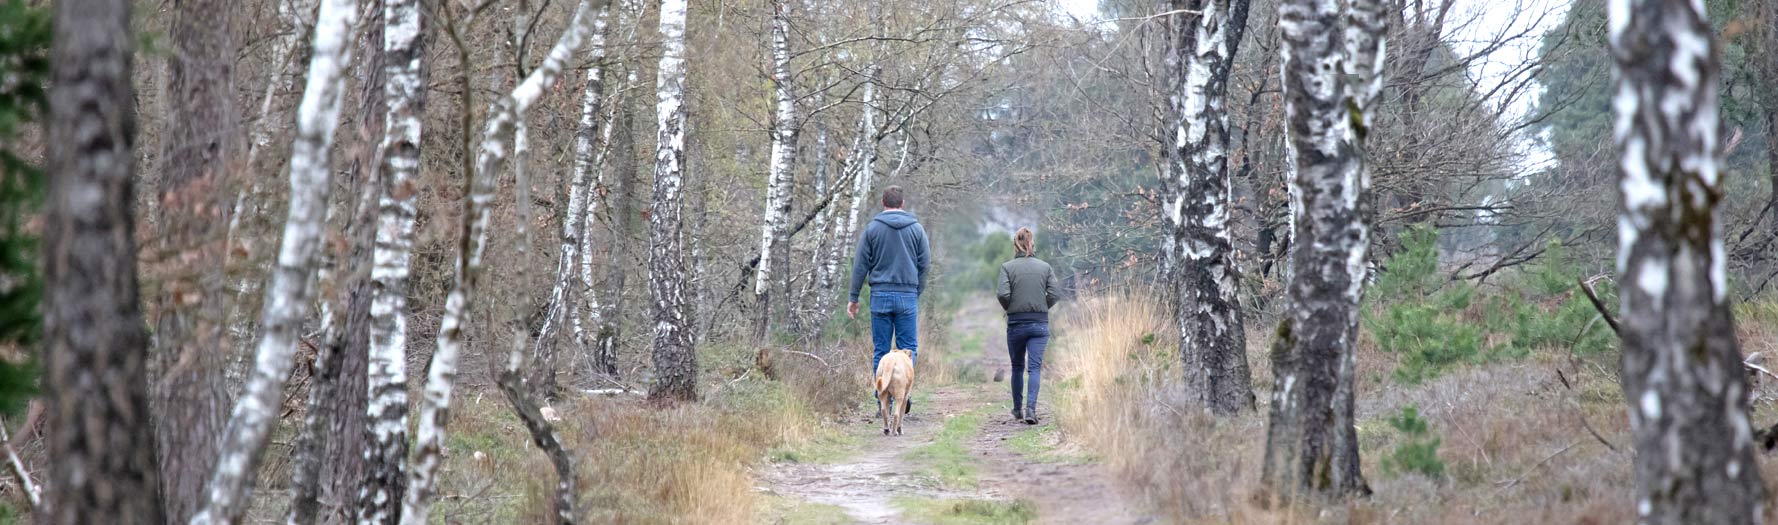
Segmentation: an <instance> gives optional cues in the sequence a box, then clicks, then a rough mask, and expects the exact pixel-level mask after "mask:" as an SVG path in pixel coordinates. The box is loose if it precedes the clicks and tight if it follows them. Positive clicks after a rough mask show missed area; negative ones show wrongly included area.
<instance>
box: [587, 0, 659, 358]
mask: <svg viewBox="0 0 1778 525" xmlns="http://www.w3.org/2000/svg"><path fill="white" fill-rule="evenodd" d="M645 10H646V8H645V7H644V6H643V4H642V2H641V0H623V1H622V2H620V3H619V7H618V19H617V25H618V27H621V28H623V30H624V43H623V49H625V51H624V55H623V56H622V57H621V58H620V59H619V60H618V63H620V64H626V67H624V81H623V85H622V86H620V87H619V88H618V89H615V90H614V91H615V93H613V94H612V96H611V97H610V98H611V103H610V104H605V105H606V106H609V107H610V111H609V114H608V115H607V118H608V121H607V123H606V125H605V127H604V128H605V129H604V136H605V140H604V145H603V147H601V148H600V150H599V151H600V153H599V155H600V158H599V160H598V161H597V162H595V163H594V165H595V166H596V167H598V169H599V185H598V186H596V187H594V188H589V191H593V192H595V193H594V194H591V195H589V196H588V199H589V202H592V201H591V199H592V198H593V196H594V195H597V193H596V192H599V191H603V190H604V189H605V187H604V185H605V180H606V178H607V174H608V173H612V174H615V177H614V178H613V180H614V182H613V185H614V190H613V191H611V193H612V195H611V196H610V201H611V203H612V206H613V208H612V210H611V212H610V215H611V221H612V228H613V233H612V236H611V246H610V247H609V248H608V249H607V250H606V264H605V291H604V293H602V294H601V293H599V292H598V291H597V290H595V289H594V288H593V286H594V283H593V258H592V254H593V250H592V246H591V242H592V237H593V236H592V229H593V227H594V225H595V223H596V222H597V221H595V217H594V216H595V214H594V213H593V211H594V209H595V208H589V209H588V210H587V213H586V214H585V215H586V218H585V219H583V220H581V229H582V231H583V233H582V234H581V237H580V241H581V249H580V253H581V259H580V285H581V295H582V297H583V298H584V300H583V301H582V302H584V303H586V309H585V312H586V315H587V317H588V319H587V322H586V324H588V325H592V326H593V327H594V328H593V330H594V333H593V334H592V335H591V347H592V354H593V355H592V372H593V373H595V374H604V375H606V376H608V377H612V378H615V377H617V376H618V365H617V343H618V340H619V338H620V336H621V331H622V329H623V322H622V314H623V307H624V282H625V281H627V280H628V277H629V268H630V265H631V264H632V260H633V259H631V258H629V257H628V256H629V255H630V254H631V253H633V251H634V247H633V245H634V243H633V242H632V239H633V233H634V232H635V230H636V202H635V192H636V185H637V184H640V182H638V181H637V178H636V136H635V127H634V126H635V107H634V106H633V105H632V102H633V100H632V98H631V97H630V95H629V93H631V92H632V91H634V90H635V88H636V87H637V86H639V85H640V84H641V81H640V80H639V76H638V75H637V73H636V70H637V69H640V68H638V67H636V61H635V58H636V57H635V54H634V52H633V50H634V49H636V43H637V38H638V37H639V36H640V34H641V26H642V15H643V11H645ZM614 154H615V155H617V157H616V158H615V159H613V160H612V161H613V162H615V163H616V164H615V165H611V164H608V163H607V162H606V160H605V159H606V158H608V157H609V156H610V155H614ZM601 296H602V297H604V298H605V300H604V301H603V302H601V301H598V300H597V299H598V298H599V297H601Z"/></svg>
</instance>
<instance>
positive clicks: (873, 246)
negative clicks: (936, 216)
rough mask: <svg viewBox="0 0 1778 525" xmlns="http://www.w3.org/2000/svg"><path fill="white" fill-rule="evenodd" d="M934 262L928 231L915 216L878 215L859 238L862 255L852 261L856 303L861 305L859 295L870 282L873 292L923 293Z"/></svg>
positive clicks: (897, 212)
mask: <svg viewBox="0 0 1778 525" xmlns="http://www.w3.org/2000/svg"><path fill="white" fill-rule="evenodd" d="M931 260H932V252H931V251H929V250H927V247H926V229H925V228H921V227H920V221H919V220H918V219H915V218H914V214H912V213H908V212H906V211H902V210H888V211H884V212H883V213H879V214H877V218H876V219H873V220H871V221H870V224H869V225H867V226H865V227H864V235H863V236H862V237H859V238H858V255H857V257H855V258H853V260H852V302H858V292H859V290H860V289H861V288H863V286H864V284H865V283H867V282H868V283H870V289H871V291H872V292H912V293H915V294H918V293H920V292H921V291H922V290H923V289H925V288H926V268H927V263H929V262H931ZM867 277H868V280H867V279H866V278H867Z"/></svg>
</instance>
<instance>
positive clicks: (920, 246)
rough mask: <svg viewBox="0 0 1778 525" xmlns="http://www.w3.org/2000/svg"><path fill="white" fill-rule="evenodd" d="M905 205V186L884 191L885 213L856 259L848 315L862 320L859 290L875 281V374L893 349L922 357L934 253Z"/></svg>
mask: <svg viewBox="0 0 1778 525" xmlns="http://www.w3.org/2000/svg"><path fill="white" fill-rule="evenodd" d="M902 205H903V200H902V191H901V187H900V186H890V187H889V188H888V189H885V190H883V212H882V213H879V214H877V217H876V218H875V219H872V220H871V221H870V225H868V226H865V227H864V235H863V236H861V237H859V239H858V255H857V256H856V257H854V258H853V260H852V302H850V303H848V304H847V305H846V316H847V317H850V318H852V319H857V318H858V295H859V290H860V288H862V287H863V286H864V285H865V283H867V282H868V283H870V336H871V345H872V346H873V350H874V352H875V353H874V354H872V355H871V360H870V368H871V371H872V372H873V373H874V372H876V370H877V362H878V361H881V360H882V359H883V355H884V354H888V353H889V351H890V350H892V349H896V348H905V349H907V350H908V352H909V353H911V354H914V356H915V357H916V358H917V357H919V355H920V353H919V347H920V341H919V324H918V321H919V319H920V292H921V291H922V290H924V289H925V288H926V268H927V264H928V263H929V262H931V252H930V251H928V250H927V247H926V229H925V228H921V227H920V221H919V220H918V219H915V218H914V214H912V213H908V212H907V211H904V210H902V209H901V207H902ZM891 343H893V345H892V344H891Z"/></svg>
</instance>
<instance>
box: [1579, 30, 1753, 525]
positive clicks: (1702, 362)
mask: <svg viewBox="0 0 1778 525" xmlns="http://www.w3.org/2000/svg"><path fill="white" fill-rule="evenodd" d="M1609 20H1610V22H1609V24H1608V26H1609V28H1610V41H1611V50H1612V56H1613V57H1614V58H1615V59H1616V62H1617V64H1616V65H1617V69H1616V70H1617V75H1615V76H1616V78H1617V94H1616V95H1615V99H1614V102H1613V104H1612V106H1613V107H1614V108H1615V110H1616V116H1617V126H1616V132H1615V135H1616V139H1617V145H1618V148H1619V150H1620V151H1621V152H1622V154H1623V159H1622V162H1621V163H1620V164H1619V168H1620V169H1619V172H1618V182H1619V185H1618V187H1619V189H1620V190H1621V191H1620V194H1621V195H1622V198H1623V201H1622V202H1623V206H1622V207H1621V208H1620V210H1621V211H1620V215H1619V216H1618V258H1617V266H1618V274H1619V278H1618V282H1620V283H1623V286H1622V291H1621V292H1620V293H1621V295H1620V297H1621V298H1620V299H1619V301H1620V306H1621V309H1622V312H1623V321H1624V322H1623V323H1621V326H1622V327H1623V328H1622V333H1621V334H1620V335H1621V336H1622V337H1623V342H1624V349H1623V356H1622V365H1623V371H1622V373H1621V374H1620V378H1621V380H1622V382H1623V389H1624V400H1625V401H1627V402H1628V403H1629V405H1630V433H1631V435H1632V436H1633V438H1634V440H1635V443H1636V459H1635V465H1636V514H1637V517H1638V520H1639V521H1640V522H1642V523H1650V524H1681V523H1759V522H1760V520H1761V518H1762V517H1763V515H1764V514H1765V506H1766V494H1765V486H1764V485H1763V484H1762V482H1761V480H1760V475H1759V460H1758V459H1757V458H1755V457H1754V455H1753V437H1752V429H1751V427H1750V425H1749V423H1748V420H1747V412H1748V400H1747V395H1748V387H1747V373H1746V370H1745V369H1744V368H1743V367H1742V364H1741V349H1740V345H1739V343H1738V342H1737V341H1736V339H1735V321H1734V317H1733V311H1732V310H1731V308H1730V305H1729V303H1728V301H1727V298H1728V277H1727V274H1728V270H1727V264H1728V262H1727V256H1726V254H1725V250H1724V248H1723V237H1722V222H1720V221H1719V220H1718V211H1717V203H1718V202H1720V201H1721V199H1722V179H1721V161H1722V154H1723V153H1722V148H1721V145H1720V144H1719V142H1718V141H1719V139H1718V137H1717V133H1718V130H1719V129H1721V128H1720V122H1719V121H1718V116H1717V115H1718V107H1717V106H1718V99H1719V94H1718V89H1719V87H1718V86H1719V85H1720V83H1721V67H1720V57H1719V53H1720V52H1719V51H1718V49H1717V47H1716V41H1715V38H1714V37H1713V35H1712V34H1711V33H1712V30H1711V26H1710V22H1709V20H1708V19H1707V18H1706V15H1705V13H1704V7H1703V5H1702V4H1701V3H1696V2H1684V1H1674V0H1649V1H1630V0H1614V1H1613V2H1611V4H1610V9H1609Z"/></svg>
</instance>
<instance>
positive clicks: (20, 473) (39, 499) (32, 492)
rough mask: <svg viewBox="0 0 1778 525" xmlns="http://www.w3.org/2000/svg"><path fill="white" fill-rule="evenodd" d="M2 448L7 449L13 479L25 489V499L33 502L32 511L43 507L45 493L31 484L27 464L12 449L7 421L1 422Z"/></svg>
mask: <svg viewBox="0 0 1778 525" xmlns="http://www.w3.org/2000/svg"><path fill="white" fill-rule="evenodd" d="M0 447H4V448H5V449H6V464H7V466H10V467H12V475H13V477H16V478H18V480H19V486H20V487H24V489H25V499H26V500H29V501H30V502H31V509H32V510H36V509H37V508H39V507H41V506H43V493H42V491H40V490H38V488H37V484H36V483H32V482H31V473H30V472H28V471H26V470H25V462H24V461H20V460H19V453H18V451H15V450H13V449H12V436H10V435H7V433H6V421H5V420H0Z"/></svg>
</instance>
